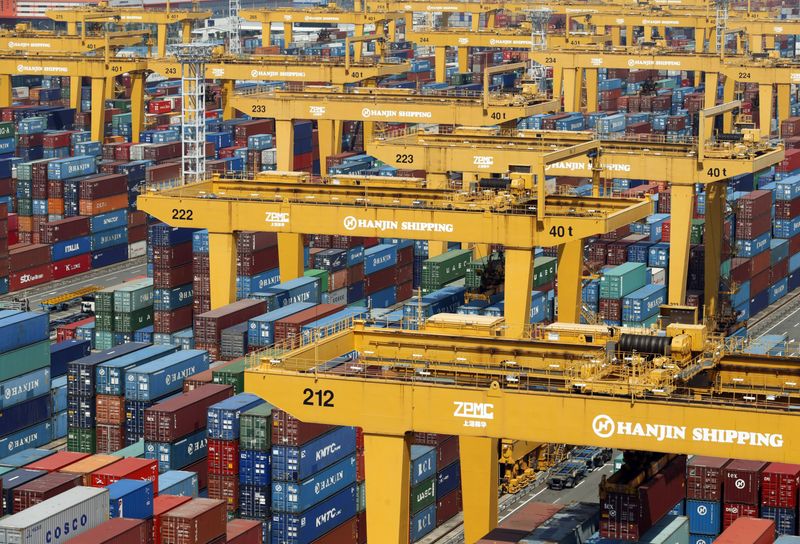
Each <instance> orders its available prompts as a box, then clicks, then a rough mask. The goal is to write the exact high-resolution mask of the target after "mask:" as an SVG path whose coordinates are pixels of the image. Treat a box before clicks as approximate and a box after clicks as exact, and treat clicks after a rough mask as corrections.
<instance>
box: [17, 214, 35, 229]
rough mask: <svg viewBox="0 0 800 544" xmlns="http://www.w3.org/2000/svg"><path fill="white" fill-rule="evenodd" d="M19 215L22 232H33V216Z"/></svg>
mask: <svg viewBox="0 0 800 544" xmlns="http://www.w3.org/2000/svg"><path fill="white" fill-rule="evenodd" d="M18 217H19V231H20V232H32V231H33V216H32V215H20V216H18Z"/></svg>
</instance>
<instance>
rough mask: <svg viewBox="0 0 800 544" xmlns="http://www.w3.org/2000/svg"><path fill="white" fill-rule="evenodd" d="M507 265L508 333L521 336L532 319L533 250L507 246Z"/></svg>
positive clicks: (510, 335) (517, 336) (512, 336)
mask: <svg viewBox="0 0 800 544" xmlns="http://www.w3.org/2000/svg"><path fill="white" fill-rule="evenodd" d="M505 266H506V271H505V274H506V275H505V315H506V323H507V324H508V332H507V334H506V335H507V336H508V337H510V338H519V337H522V335H523V334H524V332H525V329H526V327H527V325H528V324H529V323H530V320H531V289H532V285H533V250H531V249H511V248H506V265H505Z"/></svg>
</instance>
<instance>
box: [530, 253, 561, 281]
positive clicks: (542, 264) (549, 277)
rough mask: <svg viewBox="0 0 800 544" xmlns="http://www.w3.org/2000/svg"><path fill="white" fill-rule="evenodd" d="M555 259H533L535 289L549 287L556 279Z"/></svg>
mask: <svg viewBox="0 0 800 544" xmlns="http://www.w3.org/2000/svg"><path fill="white" fill-rule="evenodd" d="M556 262H557V260H556V258H555V257H534V259H533V287H534V288H536V287H541V286H542V285H547V284H548V283H551V282H552V281H554V280H555V279H556Z"/></svg>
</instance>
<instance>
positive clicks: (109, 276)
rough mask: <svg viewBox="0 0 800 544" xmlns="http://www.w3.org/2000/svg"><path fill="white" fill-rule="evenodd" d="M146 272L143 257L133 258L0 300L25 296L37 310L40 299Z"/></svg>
mask: <svg viewBox="0 0 800 544" xmlns="http://www.w3.org/2000/svg"><path fill="white" fill-rule="evenodd" d="M146 274H147V262H146V261H145V259H144V258H134V259H130V260H128V261H125V262H124V263H121V265H115V266H110V267H108V268H107V269H105V268H101V269H99V270H95V271H92V272H88V273H86V274H81V275H79V276H74V277H72V278H69V279H67V280H63V281H62V282H60V283H59V285H58V287H54V285H55V283H58V282H52V283H46V284H44V285H42V286H39V287H33V288H31V289H27V290H25V291H19V292H14V293H9V294H8V295H4V296H2V297H0V300H12V299H14V298H27V299H28V301H29V302H30V305H31V310H39V309H40V307H39V304H40V303H41V301H42V300H45V299H48V298H51V297H54V296H57V295H61V294H64V293H69V292H71V291H75V290H77V289H80V288H81V287H86V286H87V285H99V286H101V287H109V286H111V285H117V284H119V283H122V282H124V281H126V280H129V279H131V278H133V277H136V276H144V275H146ZM76 308H77V309H78V310H79V309H80V307H79V306H78V307H73V308H70V312H68V313H74V311H76Z"/></svg>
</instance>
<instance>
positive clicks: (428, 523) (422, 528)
mask: <svg viewBox="0 0 800 544" xmlns="http://www.w3.org/2000/svg"><path fill="white" fill-rule="evenodd" d="M435 527H436V505H435V504H432V505H430V506H428V507H427V508H423V509H422V510H421V511H419V512H418V513H417V515H415V516H414V517H412V518H411V527H410V529H411V538H410V541H411V542H416V541H418V540H420V539H421V538H422V537H423V536H425V535H427V534H428V533H430V532H431V531H433V529H434V528H435Z"/></svg>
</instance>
